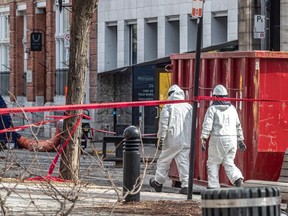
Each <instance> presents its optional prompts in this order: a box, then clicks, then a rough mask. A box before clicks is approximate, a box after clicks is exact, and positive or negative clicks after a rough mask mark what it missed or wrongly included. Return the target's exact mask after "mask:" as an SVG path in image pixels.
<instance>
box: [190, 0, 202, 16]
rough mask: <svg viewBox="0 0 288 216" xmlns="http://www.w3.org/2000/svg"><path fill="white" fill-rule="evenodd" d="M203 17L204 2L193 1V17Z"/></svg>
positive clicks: (199, 0) (200, 0)
mask: <svg viewBox="0 0 288 216" xmlns="http://www.w3.org/2000/svg"><path fill="white" fill-rule="evenodd" d="M202 15H203V0H193V1H192V17H202Z"/></svg>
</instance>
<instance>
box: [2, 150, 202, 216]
mask: <svg viewBox="0 0 288 216" xmlns="http://www.w3.org/2000/svg"><path fill="white" fill-rule="evenodd" d="M55 156H56V153H55V152H30V151H27V150H19V149H14V150H5V151H2V152H0V168H1V170H2V175H1V177H2V178H1V181H0V187H1V190H0V195H1V197H0V201H1V203H2V206H3V207H4V209H6V211H7V212H8V213H9V214H8V215H17V216H18V215H57V214H59V212H65V211H67V210H68V209H69V208H70V207H71V206H72V205H75V206H74V207H73V209H74V210H73V211H72V212H71V213H70V214H69V215H93V214H91V212H88V211H87V212H86V211H85V212H83V208H84V209H86V208H87V209H89V208H91V207H95V206H102V205H106V206H107V205H110V206H113V205H115V204H116V203H117V202H121V201H123V192H122V190H123V168H122V167H116V166H115V163H114V162H109V161H107V162H106V161H104V163H103V164H101V163H102V162H103V161H101V160H99V159H98V158H97V157H96V156H93V155H90V154H83V155H81V157H80V179H81V181H82V183H83V184H77V185H74V184H72V183H67V182H62V183H61V182H50V183H47V182H41V181H24V182H23V181H22V182H21V181H16V179H27V178H28V177H35V176H47V171H48V170H49V167H50V165H51V163H52V161H53V160H54V158H55ZM59 164H60V161H58V163H57V164H56V167H55V170H54V172H53V174H52V176H54V177H57V176H59ZM155 167H156V164H155V163H152V164H149V166H148V168H147V170H146V174H145V176H144V179H143V185H142V187H141V191H140V201H146V200H147V201H158V200H174V201H185V200H187V195H182V194H179V190H180V188H174V187H171V185H172V181H171V180H169V179H167V182H166V183H165V184H164V185H163V192H161V193H157V192H155V191H154V189H153V188H152V187H150V185H149V180H150V178H152V177H153V176H154V173H155ZM143 169H144V167H143V165H141V174H142V173H143ZM112 184H114V185H115V186H113V187H112V186H111V185H112ZM203 189H204V188H203V187H201V186H197V185H194V191H195V192H197V193H200V191H201V190H203ZM76 198H77V199H76ZM200 200H201V197H200V195H199V194H197V195H195V194H193V201H200ZM61 209H62V210H61ZM79 211H80V213H79ZM73 212H75V214H74V213H73Z"/></svg>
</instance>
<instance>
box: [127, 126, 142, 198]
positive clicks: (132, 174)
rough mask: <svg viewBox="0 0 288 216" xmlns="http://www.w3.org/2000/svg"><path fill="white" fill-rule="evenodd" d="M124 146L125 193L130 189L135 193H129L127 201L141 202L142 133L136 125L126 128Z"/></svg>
mask: <svg viewBox="0 0 288 216" xmlns="http://www.w3.org/2000/svg"><path fill="white" fill-rule="evenodd" d="M123 135H124V138H125V142H124V147H123V195H125V194H126V193H127V192H128V191H130V192H132V193H133V194H128V195H127V196H126V198H125V202H139V201H140V191H139V192H137V193H136V192H135V191H136V190H138V189H139V185H138V184H139V177H140V152H139V146H140V142H141V141H140V133H139V130H138V129H137V128H136V127H135V126H129V127H127V128H126V129H125V130H124V133H123Z"/></svg>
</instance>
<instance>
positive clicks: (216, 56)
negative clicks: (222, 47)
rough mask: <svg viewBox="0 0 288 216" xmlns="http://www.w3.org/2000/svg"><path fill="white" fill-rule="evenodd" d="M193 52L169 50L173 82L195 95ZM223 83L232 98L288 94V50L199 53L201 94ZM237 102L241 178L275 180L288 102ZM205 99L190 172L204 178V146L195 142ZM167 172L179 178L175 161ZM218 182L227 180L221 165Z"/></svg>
mask: <svg viewBox="0 0 288 216" xmlns="http://www.w3.org/2000/svg"><path fill="white" fill-rule="evenodd" d="M194 58H195V54H192V53H189V54H173V55H171V62H172V66H173V83H174V84H178V85H179V86H180V87H182V88H183V89H184V90H186V92H187V94H188V95H189V98H192V96H193V86H192V85H193V74H194ZM217 84H222V85H224V86H225V87H226V88H227V90H228V93H229V97H231V98H253V99H276V100H287V99H288V91H287V87H286V86H287V85H288V52H269V51H248V52H241V51H236V52H223V53H220V52H215V53H214V52H213V53H202V55H201V68H200V81H199V96H210V95H211V94H212V90H213V87H215V86H216V85H217ZM233 104H234V105H235V107H236V109H237V111H238V113H239V117H240V121H241V123H242V127H243V131H244V137H245V143H246V145H247V148H248V149H247V151H246V152H244V153H242V152H239V151H238V152H237V156H236V159H235V163H236V165H237V166H238V167H239V168H240V169H241V170H242V171H243V174H244V177H245V179H263V180H277V179H278V177H279V174H280V169H281V163H282V160H283V156H284V152H285V150H286V148H287V147H288V107H287V105H288V104H287V102H245V101H242V102H241V101H236V102H233ZM209 105H210V102H209V101H200V103H199V107H198V120H197V125H198V126H197V138H196V140H197V142H196V149H195V151H196V152H195V169H194V177H195V178H196V179H199V180H206V179H207V174H206V160H207V151H206V152H202V151H201V147H200V144H199V141H200V138H199V137H200V132H201V128H202V123H203V119H204V115H205V112H206V109H207V107H208V106H209ZM169 176H170V177H171V178H172V179H176V178H178V172H177V170H176V166H173V165H172V166H171V168H170V172H169ZM220 181H221V183H226V184H228V183H229V181H228V179H227V177H226V175H225V173H224V170H220Z"/></svg>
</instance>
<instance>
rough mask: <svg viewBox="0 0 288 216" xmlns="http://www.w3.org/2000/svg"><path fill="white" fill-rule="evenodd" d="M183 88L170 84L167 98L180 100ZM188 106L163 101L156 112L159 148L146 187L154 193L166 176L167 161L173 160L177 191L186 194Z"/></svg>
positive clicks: (189, 114) (189, 119) (188, 148)
mask: <svg viewBox="0 0 288 216" xmlns="http://www.w3.org/2000/svg"><path fill="white" fill-rule="evenodd" d="M184 99H185V95H184V91H183V90H182V89H181V88H180V87H179V86H177V85H172V86H171V87H170V88H169V91H168V99H167V100H184ZM191 125H192V106H191V105H190V104H189V103H176V104H166V105H164V106H163V109H162V111H161V113H160V119H159V129H158V133H157V137H158V144H157V145H158V149H159V150H162V152H161V153H160V155H159V159H158V161H157V169H156V174H155V177H154V178H151V179H150V186H151V187H153V188H154V189H155V191H157V192H161V191H162V185H163V184H164V182H165V179H166V177H167V176H168V171H169V168H170V163H171V162H172V160H173V159H175V162H176V165H177V168H178V172H179V179H180V181H181V190H180V193H181V194H187V191H188V190H187V189H188V176H189V155H190V142H191Z"/></svg>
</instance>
